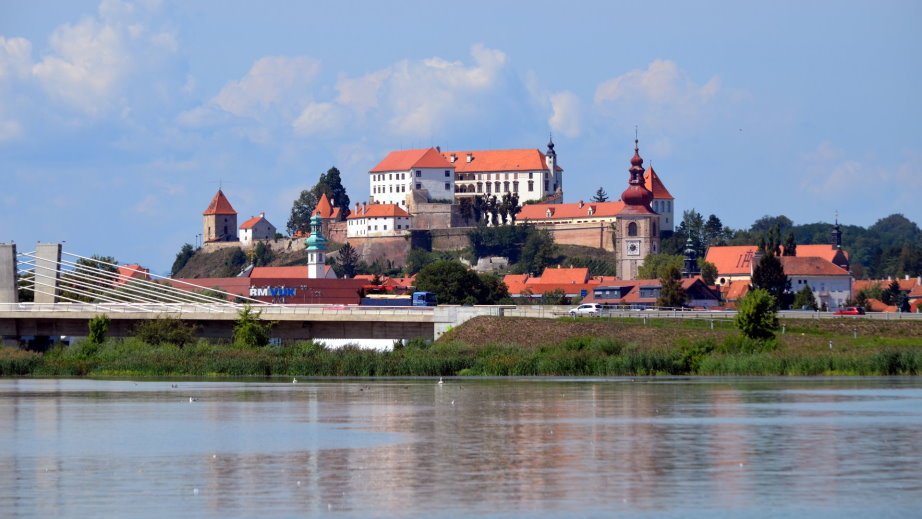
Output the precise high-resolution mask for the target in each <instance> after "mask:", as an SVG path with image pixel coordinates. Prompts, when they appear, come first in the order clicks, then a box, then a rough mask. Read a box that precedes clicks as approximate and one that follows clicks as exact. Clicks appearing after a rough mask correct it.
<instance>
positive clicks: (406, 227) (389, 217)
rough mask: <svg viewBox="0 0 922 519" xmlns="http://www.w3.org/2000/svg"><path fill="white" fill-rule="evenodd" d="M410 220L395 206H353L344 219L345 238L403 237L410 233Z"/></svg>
mask: <svg viewBox="0 0 922 519" xmlns="http://www.w3.org/2000/svg"><path fill="white" fill-rule="evenodd" d="M411 221H412V218H411V216H410V214H409V213H408V212H406V211H404V210H403V209H401V208H400V206H399V205H397V204H355V211H353V212H352V213H350V214H349V217H348V218H346V237H347V238H367V237H376V236H404V235H406V234H408V233H409V232H410V225H411Z"/></svg>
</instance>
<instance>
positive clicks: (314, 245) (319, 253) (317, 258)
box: [305, 214, 327, 279]
mask: <svg viewBox="0 0 922 519" xmlns="http://www.w3.org/2000/svg"><path fill="white" fill-rule="evenodd" d="M322 225H323V219H322V218H320V215H319V214H315V215H314V216H312V217H311V235H310V236H308V238H307V240H306V242H305V245H306V246H307V277H308V278H310V279H323V278H325V277H326V260H327V258H326V252H327V239H326V238H324V237H323V232H322V231H321V227H322Z"/></svg>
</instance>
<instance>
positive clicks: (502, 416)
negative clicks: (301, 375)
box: [0, 379, 922, 517]
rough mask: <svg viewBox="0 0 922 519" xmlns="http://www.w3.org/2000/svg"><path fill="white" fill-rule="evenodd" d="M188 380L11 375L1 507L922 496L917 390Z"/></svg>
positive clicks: (616, 511) (584, 504)
mask: <svg viewBox="0 0 922 519" xmlns="http://www.w3.org/2000/svg"><path fill="white" fill-rule="evenodd" d="M179 386H180V387H179V388H176V389H174V388H172V387H171V383H170V382H141V383H134V382H106V381H82V380H48V381H32V380H3V381H0V510H3V511H4V514H3V515H4V516H5V517H32V516H36V515H52V516H62V515H67V516H79V517H87V516H99V515H107V516H133V517H137V516H150V517H154V516H156V517H163V516H215V517H217V516H221V517H224V516H247V517H249V516H255V515H261V516H290V515H304V514H321V513H327V512H337V513H346V514H347V515H354V516H368V515H372V516H397V515H428V514H431V513H439V514H440V515H447V516H467V515H494V514H498V513H508V514H510V515H519V516H536V515H538V516H570V515H573V514H576V513H578V514H581V515H600V516H609V515H629V516H630V515H644V516H647V515H649V516H662V515H674V516H688V515H701V516H705V515H712V514H713V513H714V511H717V510H719V511H722V512H724V513H732V514H734V515H736V514H745V515H753V514H758V515H788V516H794V515H797V516H802V515H807V514H810V515H853V516H854V515H869V514H870V515H875V516H877V515H882V514H887V513H891V514H896V515H905V514H907V513H910V515H911V513H914V512H915V510H916V508H917V507H918V505H919V503H920V502H922V485H920V483H919V481H920V476H922V463H920V462H922V453H920V450H919V449H918V446H919V445H922V427H920V425H922V406H920V403H922V383H920V381H918V380H914V379H847V380H817V379H810V380H790V379H787V380H766V379H755V380H746V379H740V380H721V379H713V380H655V379H637V380H631V379H617V380H585V381H570V380H562V381H561V380H542V381H539V380H527V381H526V380H487V381H482V380H464V381H459V380H448V381H446V384H444V385H443V386H438V385H436V384H435V383H434V381H429V380H426V381H405V380H393V381H376V382H368V381H335V382H332V381H331V382H309V383H303V381H302V383H300V384H266V383H206V382H197V383H190V382H181V383H179ZM190 396H191V397H194V398H196V399H197V401H196V402H194V403H189V397H190Z"/></svg>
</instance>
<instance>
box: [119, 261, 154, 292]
mask: <svg viewBox="0 0 922 519" xmlns="http://www.w3.org/2000/svg"><path fill="white" fill-rule="evenodd" d="M116 274H118V277H117V278H116V279H115V285H116V286H120V285H124V284H125V283H128V282H129V281H131V280H133V279H137V280H141V281H150V269H147V268H144V267H142V266H141V265H139V264H137V263H131V264H129V265H119V266H118V269H117V272H116Z"/></svg>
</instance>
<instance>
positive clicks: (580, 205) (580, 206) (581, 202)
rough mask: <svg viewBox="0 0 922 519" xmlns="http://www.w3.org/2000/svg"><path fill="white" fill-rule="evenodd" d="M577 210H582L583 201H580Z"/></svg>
mask: <svg viewBox="0 0 922 519" xmlns="http://www.w3.org/2000/svg"><path fill="white" fill-rule="evenodd" d="M579 208H580V209H582V208H583V201H582V200H580V201H579Z"/></svg>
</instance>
